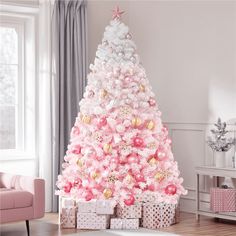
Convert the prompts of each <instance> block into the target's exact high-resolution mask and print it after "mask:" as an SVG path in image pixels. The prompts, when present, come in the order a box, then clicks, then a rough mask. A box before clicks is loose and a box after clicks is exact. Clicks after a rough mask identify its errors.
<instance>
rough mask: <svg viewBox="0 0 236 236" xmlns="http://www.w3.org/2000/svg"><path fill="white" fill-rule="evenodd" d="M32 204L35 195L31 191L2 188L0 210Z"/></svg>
mask: <svg viewBox="0 0 236 236" xmlns="http://www.w3.org/2000/svg"><path fill="white" fill-rule="evenodd" d="M32 205H33V195H32V194H31V193H30V192H27V191H23V190H15V189H6V188H0V210H4V209H5V210H6V209H14V208H23V207H29V206H32Z"/></svg>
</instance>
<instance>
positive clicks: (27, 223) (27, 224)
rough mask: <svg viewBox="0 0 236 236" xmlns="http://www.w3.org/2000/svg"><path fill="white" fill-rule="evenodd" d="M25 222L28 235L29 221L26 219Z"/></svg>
mask: <svg viewBox="0 0 236 236" xmlns="http://www.w3.org/2000/svg"><path fill="white" fill-rule="evenodd" d="M25 223H26V229H27V235H28V236H30V229H29V221H28V220H26V221H25Z"/></svg>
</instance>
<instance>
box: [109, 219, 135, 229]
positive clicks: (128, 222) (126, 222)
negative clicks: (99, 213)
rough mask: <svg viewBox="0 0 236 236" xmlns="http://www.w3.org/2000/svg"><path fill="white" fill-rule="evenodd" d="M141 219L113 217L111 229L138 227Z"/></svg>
mask: <svg viewBox="0 0 236 236" xmlns="http://www.w3.org/2000/svg"><path fill="white" fill-rule="evenodd" d="M138 228H139V219H122V218H111V223H110V229H138Z"/></svg>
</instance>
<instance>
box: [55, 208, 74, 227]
mask: <svg viewBox="0 0 236 236" xmlns="http://www.w3.org/2000/svg"><path fill="white" fill-rule="evenodd" d="M59 220H60V226H61V228H76V208H75V207H70V208H68V207H67V208H61V209H60V218H59Z"/></svg>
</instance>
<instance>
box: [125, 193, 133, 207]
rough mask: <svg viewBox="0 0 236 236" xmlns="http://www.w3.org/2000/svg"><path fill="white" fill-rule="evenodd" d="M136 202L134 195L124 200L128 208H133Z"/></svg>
mask: <svg viewBox="0 0 236 236" xmlns="http://www.w3.org/2000/svg"><path fill="white" fill-rule="evenodd" d="M134 202H135V198H134V196H133V195H132V194H129V195H128V198H126V199H125V200H124V203H125V205H126V206H131V205H133V204H134Z"/></svg>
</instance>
